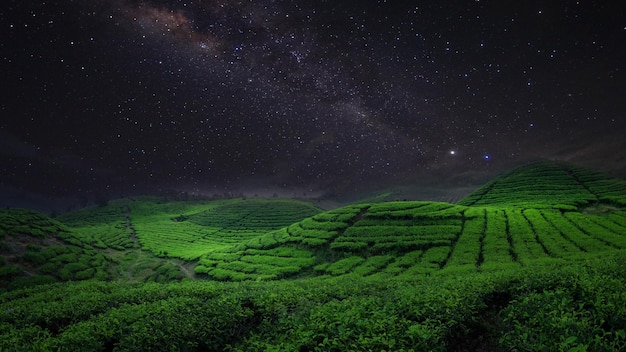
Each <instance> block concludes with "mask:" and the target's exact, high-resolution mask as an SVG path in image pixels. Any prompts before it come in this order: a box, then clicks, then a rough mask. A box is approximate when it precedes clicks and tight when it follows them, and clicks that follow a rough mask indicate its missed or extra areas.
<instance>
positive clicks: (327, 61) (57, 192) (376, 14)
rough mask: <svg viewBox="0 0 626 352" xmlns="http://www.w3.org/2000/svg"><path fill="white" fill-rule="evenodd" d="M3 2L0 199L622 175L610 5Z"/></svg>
mask: <svg viewBox="0 0 626 352" xmlns="http://www.w3.org/2000/svg"><path fill="white" fill-rule="evenodd" d="M9 3H10V5H8V6H6V8H7V9H6V10H3V12H1V13H0V21H1V28H2V32H3V35H2V38H3V39H2V40H1V45H2V47H1V49H2V55H1V56H2V67H1V68H2V71H3V72H6V75H7V76H8V77H7V78H6V79H5V82H6V83H4V84H5V85H6V86H7V87H10V93H9V94H4V95H3V97H2V98H1V100H0V102H1V105H0V109H1V110H0V111H1V113H2V116H3V118H2V132H0V136H1V137H2V140H3V144H2V145H3V152H2V153H3V154H2V168H3V169H2V174H3V175H2V178H1V179H0V182H2V183H1V186H2V187H3V188H4V189H18V190H22V191H24V192H35V193H42V194H49V195H52V196H61V195H67V194H83V195H89V196H92V195H93V194H98V193H108V192H110V193H116V194H131V193H136V192H150V191H154V192H157V191H162V190H164V189H178V190H182V189H184V190H189V191H192V192H200V193H202V192H204V193H211V192H221V191H222V190H226V189H237V188H238V187H243V186H242V185H247V184H254V185H255V187H267V188H272V189H275V188H281V187H282V188H285V189H290V188H298V189H306V190H309V191H310V192H317V193H324V192H330V193H334V194H337V193H342V192H350V191H354V190H363V189H372V188H383V187H384V186H385V185H391V184H398V183H400V184H408V183H425V184H429V185H432V184H436V183H441V184H445V183H454V184H463V185H466V184H477V183H479V182H482V181H484V180H485V179H487V178H488V177H492V176H494V175H495V174H497V173H498V172H501V171H503V170H506V168H508V167H511V166H515V165H518V164H520V163H524V162H527V161H530V160H535V159H539V158H550V159H564V160H570V161H574V162H578V163H583V164H585V163H586V164H589V165H591V166H597V167H600V168H603V169H605V170H608V171H615V172H623V171H624V170H626V163H625V161H624V159H623V158H622V157H619V156H616V154H618V153H620V151H621V150H623V148H624V144H625V143H624V142H623V140H622V138H621V135H623V132H624V131H625V129H624V122H623V120H624V112H625V111H626V103H625V99H623V94H624V92H625V91H626V90H625V88H626V79H625V74H624V64H623V62H626V54H625V50H624V45H623V43H626V20H625V18H626V16H625V15H626V11H625V7H624V6H623V4H620V3H619V2H617V1H615V2H602V3H600V4H596V3H593V2H586V1H553V2H550V3H546V2H540V1H524V2H519V3H509V2H507V4H504V3H502V2H490V1H472V2H469V1H446V2H439V1H437V2H435V1H430V2H407V1H399V2H398V1H341V2H331V1H269V0H264V1H131V0H111V1H107V0H99V1H93V2H73V1H61V2H55V3H54V4H52V3H48V2H42V3H41V4H25V3H24V2H20V1H10V2H9ZM317 193H316V194H317Z"/></svg>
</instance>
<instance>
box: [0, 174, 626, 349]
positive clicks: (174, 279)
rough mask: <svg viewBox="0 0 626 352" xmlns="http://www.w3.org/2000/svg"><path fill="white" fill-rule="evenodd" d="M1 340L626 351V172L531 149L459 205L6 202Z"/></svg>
mask: <svg viewBox="0 0 626 352" xmlns="http://www.w3.org/2000/svg"><path fill="white" fill-rule="evenodd" d="M0 226H1V227H0V229H1V230H2V233H1V235H0V264H1V266H0V283H1V284H2V288H1V289H0V351H28V350H32V351H52V350H55V351H56V350H64V351H65V350H67V351H74V350H75V351H86V350H88V351H113V350H115V351H122V350H167V351H225V350H226V351H251V350H268V351H348V350H352V351H383V350H385V351H432V350H442V351H445V350H450V351H463V350H468V351H469V350H483V351H491V350H496V351H522V350H533V351H534V350H546V351H552V350H555V351H556V350H567V351H613V350H615V351H617V350H624V349H626V330H625V326H626V308H625V307H626V293H625V292H626V290H625V288H626V287H624V286H625V285H626V267H624V265H623V263H624V262H625V260H626V181H624V180H621V179H617V178H614V177H611V176H609V175H606V174H602V173H599V172H595V171H593V170H589V169H585V168H582V167H578V166H575V165H570V164H564V163H552V162H539V163H533V164H529V165H525V166H522V167H520V168H517V169H515V170H513V171H511V172H509V173H507V174H504V175H502V176H501V177H498V178H496V179H494V180H492V181H491V182H488V183H487V184H485V185H484V186H483V187H481V188H479V189H478V190H476V191H475V192H474V193H472V194H470V195H468V196H467V197H465V198H464V199H462V200H461V201H459V202H458V203H456V204H451V203H443V202H430V201H392V202H375V201H372V202H368V203H359V204H351V205H347V206H344V207H341V208H337V209H332V210H328V211H324V210H323V209H320V208H318V207H316V206H314V205H313V204H311V203H307V202H303V201H297V200H288V199H222V200H212V201H208V200H207V201H185V202H182V201H175V202H174V201H167V200H165V199H161V198H156V197H138V198H127V199H120V200H115V201H111V202H109V203H108V204H107V205H106V206H100V207H92V208H86V209H82V210H79V211H75V212H71V213H67V214H63V215H61V216H58V217H56V218H54V219H51V218H49V217H47V216H45V215H43V214H40V213H37V212H33V211H30V210H24V209H5V210H0Z"/></svg>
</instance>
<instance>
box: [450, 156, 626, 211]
mask: <svg viewBox="0 0 626 352" xmlns="http://www.w3.org/2000/svg"><path fill="white" fill-rule="evenodd" d="M597 203H605V204H612V205H616V206H626V181H624V180H622V179H618V178H615V177H611V176H610V175H607V174H603V173H601V172H597V171H593V170H590V169H586V168H583V167H579V166H576V165H571V164H565V163H555V162H537V163H533V164H530V165H526V166H523V167H520V168H517V169H515V170H513V171H511V172H510V173H508V174H506V175H503V176H501V177H498V178H496V179H494V180H492V181H490V182H488V183H486V184H485V185H484V186H483V187H481V188H480V189H479V190H477V191H475V192H474V193H472V194H470V195H469V196H467V197H466V198H464V199H462V200H461V201H459V202H458V204H461V205H492V206H493V205H506V206H516V207H526V208H542V207H546V206H549V207H563V208H564V209H572V207H585V206H589V205H592V204H597Z"/></svg>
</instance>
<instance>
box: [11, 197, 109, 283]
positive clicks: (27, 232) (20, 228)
mask: <svg viewBox="0 0 626 352" xmlns="http://www.w3.org/2000/svg"><path fill="white" fill-rule="evenodd" d="M0 230H1V231H0V287H2V289H6V288H8V289H11V288H13V287H20V286H25V285H33V284H41V283H51V282H56V281H58V280H62V281H67V280H86V279H91V278H96V279H100V280H105V279H108V278H109V274H108V273H107V272H106V269H107V267H108V264H109V258H108V256H106V255H104V254H102V253H99V252H98V251H96V250H94V249H93V248H90V247H86V246H84V245H83V243H82V242H81V241H80V239H78V238H77V237H76V236H75V234H74V233H72V232H71V230H70V229H69V228H68V227H67V226H65V225H64V224H62V223H60V222H58V221H55V220H53V219H50V218H49V217H47V216H45V215H44V214H41V213H38V212H35V211H31V210H26V209H2V210H0Z"/></svg>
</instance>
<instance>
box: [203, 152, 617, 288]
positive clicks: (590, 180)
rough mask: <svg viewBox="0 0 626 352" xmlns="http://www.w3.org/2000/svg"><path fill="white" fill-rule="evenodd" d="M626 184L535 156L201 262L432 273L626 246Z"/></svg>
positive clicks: (258, 272)
mask: <svg viewBox="0 0 626 352" xmlns="http://www.w3.org/2000/svg"><path fill="white" fill-rule="evenodd" d="M624 195H626V182H624V181H623V180H620V179H615V178H610V177H609V176H607V175H604V174H601V173H597V172H593V171H590V170H587V169H584V168H580V167H575V166H570V165H565V164H556V163H548V162H542V163H535V164H531V165H528V166H525V167H522V168H519V169H516V170H514V171H513V172H511V173H509V174H506V175H504V176H502V177H500V178H497V179H496V180H494V181H492V182H490V183H488V184H487V185H485V186H484V187H482V188H481V189H479V190H478V191H476V192H475V193H473V194H471V195H469V196H468V197H467V198H465V199H463V200H462V201H460V202H459V204H457V205H454V204H449V203H439V202H386V203H369V204H357V205H353V206H348V207H344V208H340V209H336V210H332V211H329V212H325V213H321V214H318V215H315V216H313V217H311V218H308V219H305V220H303V221H301V222H298V223H295V224H292V225H290V226H289V227H287V228H283V229H280V230H277V231H273V232H269V233H268V234H266V235H264V236H260V237H257V238H253V239H251V240H250V241H248V242H244V243H241V244H238V245H234V246H231V247H230V248H228V247H226V248H223V249H220V250H215V251H212V252H211V253H209V254H207V255H205V256H203V257H202V258H201V259H200V261H199V265H198V266H197V267H196V268H195V272H196V273H198V274H206V275H207V276H208V277H209V278H211V279H217V280H236V281H238V280H250V279H251V280H264V279H276V278H285V277H309V276H317V275H335V276H336V275H344V274H350V273H353V274H356V275H360V276H363V275H365V276H367V275H378V276H384V277H389V276H398V275H399V276H413V275H431V274H434V273H435V272H438V271H440V270H441V271H443V272H463V271H477V270H478V271H485V270H499V269H502V267H504V266H510V267H521V266H524V265H529V264H531V263H533V262H535V261H566V260H571V259H573V258H576V257H580V256H584V255H585V254H587V253H598V252H607V251H613V250H619V249H624V248H626V212H625V211H624V208H623V205H624V203H623V202H624V201H625V200H626V197H625V196H624Z"/></svg>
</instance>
